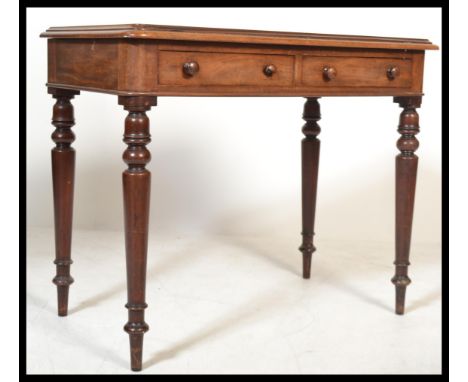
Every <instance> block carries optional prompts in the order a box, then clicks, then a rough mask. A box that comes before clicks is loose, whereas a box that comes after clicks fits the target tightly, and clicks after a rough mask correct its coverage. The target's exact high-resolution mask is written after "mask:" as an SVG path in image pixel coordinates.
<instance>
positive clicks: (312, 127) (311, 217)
mask: <svg viewBox="0 0 468 382" xmlns="http://www.w3.org/2000/svg"><path fill="white" fill-rule="evenodd" d="M302 118H303V119H304V120H305V121H306V123H305V125H304V126H303V128H302V132H303V134H304V135H305V138H304V139H303V140H302V245H301V246H300V247H299V250H300V251H301V252H302V275H303V277H304V278H305V279H308V278H310V267H311V261H312V253H313V252H314V251H315V247H314V234H315V233H314V223H315V205H316V200H317V177H318V166H319V156H320V140H319V139H317V135H319V134H320V126H319V124H318V123H317V121H319V120H320V104H319V102H318V98H307V101H306V103H305V105H304V113H303V116H302Z"/></svg>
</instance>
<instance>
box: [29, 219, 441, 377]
mask: <svg viewBox="0 0 468 382" xmlns="http://www.w3.org/2000/svg"><path fill="white" fill-rule="evenodd" d="M299 241H300V238H299V236H290V237H287V236H286V237H285V236H284V234H281V235H277V237H271V236H270V237H267V236H247V235H245V236H222V235H207V234H199V233H198V234H197V233H193V234H189V235H186V236H183V237H176V236H170V235H167V236H164V235H161V234H159V235H154V234H153V235H152V238H151V239H150V243H149V255H148V280H147V302H148V305H149V306H148V309H146V321H147V323H148V324H149V326H150V331H149V332H148V333H146V335H145V340H144V354H143V367H144V370H143V371H142V372H141V373H148V374H162V373H187V374H188V373H222V374H236V373H268V374H282V373H292V374H296V373H297V374H300V373H303V374H306V373H310V374H319V373H323V374H343V373H346V374H348V373H363V374H366V373H372V374H374V373H376V374H380V373H385V374H397V373H440V372H441V281H440V247H439V246H437V245H435V246H434V245H429V244H425V245H424V244H417V243H414V244H413V248H412V255H411V263H412V265H411V267H410V277H411V279H412V280H413V283H412V284H411V285H410V286H409V287H408V292H407V311H406V314H405V315H404V316H397V315H395V314H394V313H393V303H394V288H393V285H392V284H391V283H390V278H391V277H392V275H393V266H392V261H393V245H392V244H391V243H387V244H384V243H372V242H362V241H361V242H360V241H356V242H340V241H318V240H317V243H316V244H317V247H318V250H317V252H316V253H315V254H314V258H313V262H312V278H311V279H310V280H303V279H302V278H301V277H300V270H301V257H300V256H301V255H300V252H299V251H298V250H297V247H298V246H299ZM53 253H54V250H53V232H52V231H51V230H48V229H33V228H30V229H29V230H28V255H27V283H28V285H27V287H28V292H27V371H28V373H31V374H41V373H57V374H60V373H63V374H70V373H73V374H96V373H98V374H100V373H102V374H125V373H132V372H131V371H130V367H129V344H128V336H127V334H126V333H125V332H124V331H123V325H124V324H125V322H126V318H127V313H126V309H125V308H124V304H125V302H126V289H125V288H126V284H125V255H124V243H123V234H122V233H120V232H88V231H79V230H78V231H75V232H74V238H73V255H72V257H73V260H74V264H73V265H72V276H73V277H74V279H75V283H74V284H73V285H72V286H71V292H70V305H69V315H68V317H58V316H57V314H56V294H55V293H56V292H55V286H54V285H53V284H52V283H51V280H52V278H53V276H54V274H55V269H54V268H55V267H54V266H53V263H52V261H53V258H54V254H53Z"/></svg>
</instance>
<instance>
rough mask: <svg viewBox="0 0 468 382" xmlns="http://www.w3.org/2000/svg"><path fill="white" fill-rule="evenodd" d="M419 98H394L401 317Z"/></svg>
mask: <svg viewBox="0 0 468 382" xmlns="http://www.w3.org/2000/svg"><path fill="white" fill-rule="evenodd" d="M421 101H422V97H421V96H412V97H394V102H395V103H398V104H399V105H400V107H402V108H403V111H402V112H401V114H400V123H399V125H398V132H399V133H400V134H401V137H400V138H399V139H398V141H397V148H398V150H399V151H400V153H399V154H398V155H397V156H396V160H395V181H396V182H395V261H394V265H395V275H394V276H393V278H392V283H393V284H394V285H395V292H396V298H395V313H396V314H399V315H402V314H404V311H405V294H406V287H407V286H408V285H409V284H410V283H411V279H410V278H409V277H408V266H409V265H410V262H409V253H410V246H411V228H412V222H413V209H414V196H415V190H416V176H417V169H418V156H417V155H416V154H415V151H416V150H417V149H418V146H419V142H418V139H417V138H416V134H418V133H419V115H418V112H417V111H416V108H419V107H420V106H421Z"/></svg>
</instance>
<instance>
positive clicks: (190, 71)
mask: <svg viewBox="0 0 468 382" xmlns="http://www.w3.org/2000/svg"><path fill="white" fill-rule="evenodd" d="M199 70H200V66H198V62H196V61H190V62H186V63H184V66H183V71H184V73H185V74H186V75H187V76H190V77H192V76H193V75H195V74H196V73H197V72H198V71H199Z"/></svg>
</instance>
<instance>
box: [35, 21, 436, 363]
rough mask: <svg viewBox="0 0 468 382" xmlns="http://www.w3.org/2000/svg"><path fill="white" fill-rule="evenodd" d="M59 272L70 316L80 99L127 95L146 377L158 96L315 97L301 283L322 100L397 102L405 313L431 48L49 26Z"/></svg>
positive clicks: (397, 41) (356, 40)
mask: <svg viewBox="0 0 468 382" xmlns="http://www.w3.org/2000/svg"><path fill="white" fill-rule="evenodd" d="M41 36H42V37H47V38H48V39H49V40H48V82H47V86H48V89H49V93H50V94H52V96H53V97H54V98H55V99H56V103H55V105H54V110H53V118H52V124H53V125H54V126H55V128H56V130H55V131H54V133H53V134H52V139H53V141H54V142H55V144H56V147H55V148H53V150H52V176H53V194H54V209H55V244H56V245H55V247H56V256H55V264H56V266H57V275H56V277H55V278H54V280H53V282H54V283H55V284H56V285H57V292H58V314H59V315H60V316H65V315H67V310H68V293H69V286H70V284H71V283H72V282H73V278H72V277H71V275H70V265H71V263H72V261H71V256H70V255H71V254H70V252H71V232H72V213H73V184H74V169H75V151H74V149H73V148H72V147H71V143H72V142H73V141H74V139H75V136H74V134H73V132H72V130H71V127H72V126H73V125H74V116H73V106H72V104H71V102H70V101H71V99H72V98H73V97H74V96H75V95H78V94H80V91H81V90H88V91H96V92H102V93H108V94H114V95H118V96H119V98H118V103H119V104H120V105H122V106H123V107H124V109H125V110H127V111H128V116H127V118H126V119H125V132H124V139H123V140H124V142H125V143H126V144H127V148H126V150H125V151H124V154H123V160H124V162H125V163H126V164H127V168H126V169H125V171H124V172H123V176H122V180H123V199H124V200H123V201H124V218H125V243H126V260H127V261H126V262H127V291H128V301H127V304H126V307H127V309H128V322H127V324H126V325H125V327H124V329H125V331H126V332H127V333H128V334H129V337H130V356H131V357H130V359H131V368H132V370H135V371H137V370H141V368H142V349H143V336H144V333H145V332H146V331H148V329H149V328H148V325H147V324H146V322H145V318H144V310H145V308H146V307H147V304H146V299H145V283H146V258H147V250H148V248H147V246H148V221H149V205H150V184H151V174H150V172H149V171H148V170H147V169H146V164H147V163H148V162H149V161H150V159H151V155H150V152H149V151H148V149H147V148H146V145H147V144H148V143H149V142H150V140H151V138H150V132H149V119H148V117H147V115H146V112H147V111H148V110H150V109H151V107H152V106H156V100H157V96H275V97H277V96H297V97H306V102H305V105H304V113H303V119H304V120H305V121H306V123H305V125H304V126H303V128H302V132H303V134H304V136H305V137H304V138H303V140H302V245H301V246H300V248H299V249H300V251H301V252H302V257H303V277H304V278H309V277H310V269H311V260H312V254H313V252H314V251H315V247H314V234H315V232H314V226H315V208H316V200H317V178H318V166H319V155H320V141H319V139H318V138H317V136H318V135H319V133H320V127H319V125H318V121H319V120H320V105H319V102H318V98H320V97H323V96H392V97H394V101H395V102H397V103H398V104H399V105H400V106H401V107H402V108H403V111H402V113H401V116H400V124H399V127H398V132H399V133H400V134H401V137H400V139H399V140H398V142H397V148H398V149H399V150H400V154H398V156H397V157H396V214H395V216H396V220H395V223H396V224H395V225H396V226H395V229H396V230H395V232H396V236H395V242H396V247H395V262H394V264H395V269H396V270H395V276H394V277H393V278H392V282H393V283H394V284H395V287H396V304H395V309H396V313H397V314H403V313H404V307H405V292H406V287H407V285H408V284H409V283H410V279H409V277H408V265H409V251H410V241H411V226H412V218H413V206H414V194H415V187H416V170H417V164H418V158H417V156H416V155H415V151H416V149H417V148H418V140H417V139H416V137H415V136H416V134H417V133H418V132H419V121H418V118H419V117H418V113H417V112H416V108H418V107H420V105H421V98H422V94H423V93H422V83H423V69H424V52H425V50H432V49H438V48H437V46H435V45H433V44H432V43H430V42H429V41H428V40H424V39H412V38H392V37H370V36H345V35H323V34H322V35H320V34H312V33H292V32H270V31H253V30H234V29H211V28H193V27H175V26H164V25H163V26H161V25H159V26H158V25H142V24H126V25H111V26H109V25H101V26H87V27H58V28H57V27H55V28H49V29H48V30H47V31H46V32H44V33H43V34H42V35H41Z"/></svg>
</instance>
